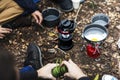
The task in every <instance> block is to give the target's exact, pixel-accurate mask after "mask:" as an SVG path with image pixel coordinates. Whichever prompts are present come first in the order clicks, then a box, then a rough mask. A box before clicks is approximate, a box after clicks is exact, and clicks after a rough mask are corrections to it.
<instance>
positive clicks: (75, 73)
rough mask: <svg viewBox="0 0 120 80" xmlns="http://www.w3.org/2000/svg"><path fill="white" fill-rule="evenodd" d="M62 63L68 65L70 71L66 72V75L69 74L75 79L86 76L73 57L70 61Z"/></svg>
mask: <svg viewBox="0 0 120 80" xmlns="http://www.w3.org/2000/svg"><path fill="white" fill-rule="evenodd" d="M62 64H64V65H66V67H67V68H68V72H67V73H65V74H64V76H68V77H71V78H75V79H79V78H81V77H85V76H86V75H85V74H84V73H83V72H82V70H81V69H80V68H79V67H78V66H77V65H76V64H75V63H74V62H73V61H72V60H71V59H70V60H69V61H63V62H62Z"/></svg>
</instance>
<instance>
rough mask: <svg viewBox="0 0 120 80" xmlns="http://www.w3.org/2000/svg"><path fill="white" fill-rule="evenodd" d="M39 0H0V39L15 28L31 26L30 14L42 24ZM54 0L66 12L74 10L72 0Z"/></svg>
mask: <svg viewBox="0 0 120 80" xmlns="http://www.w3.org/2000/svg"><path fill="white" fill-rule="evenodd" d="M38 1H40V0H0V39H1V38H4V37H5V34H6V33H10V32H11V31H12V29H14V28H17V27H24V26H30V25H31V24H32V19H31V17H28V15H32V17H33V18H34V19H35V21H36V23H38V24H41V22H42V20H43V17H42V14H41V13H40V11H39V8H38V6H37V5H36V3H37V2H38ZM53 2H55V3H57V4H58V5H59V6H60V7H61V9H62V10H63V11H65V12H69V11H72V10H73V5H72V2H71V0H54V1H53ZM8 28H10V29H8ZM2 30H4V31H2Z"/></svg>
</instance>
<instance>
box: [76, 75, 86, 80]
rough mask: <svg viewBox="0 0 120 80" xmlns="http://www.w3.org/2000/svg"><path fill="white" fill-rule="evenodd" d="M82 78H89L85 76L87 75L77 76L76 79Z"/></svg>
mask: <svg viewBox="0 0 120 80" xmlns="http://www.w3.org/2000/svg"><path fill="white" fill-rule="evenodd" d="M82 77H87V75H85V74H80V75H77V76H76V79H77V80H79V79H80V78H82Z"/></svg>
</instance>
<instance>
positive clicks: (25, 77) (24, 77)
mask: <svg viewBox="0 0 120 80" xmlns="http://www.w3.org/2000/svg"><path fill="white" fill-rule="evenodd" d="M37 79H38V73H37V71H24V72H22V71H20V80H37Z"/></svg>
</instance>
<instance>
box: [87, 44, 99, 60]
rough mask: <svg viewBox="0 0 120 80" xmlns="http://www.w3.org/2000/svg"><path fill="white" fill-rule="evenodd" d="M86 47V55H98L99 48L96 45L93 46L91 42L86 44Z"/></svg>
mask: <svg viewBox="0 0 120 80" xmlns="http://www.w3.org/2000/svg"><path fill="white" fill-rule="evenodd" d="M86 49H87V55H88V56H89V57H92V58H98V57H99V56H100V52H99V48H98V46H96V47H94V46H92V45H91V44H88V45H87V46H86Z"/></svg>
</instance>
